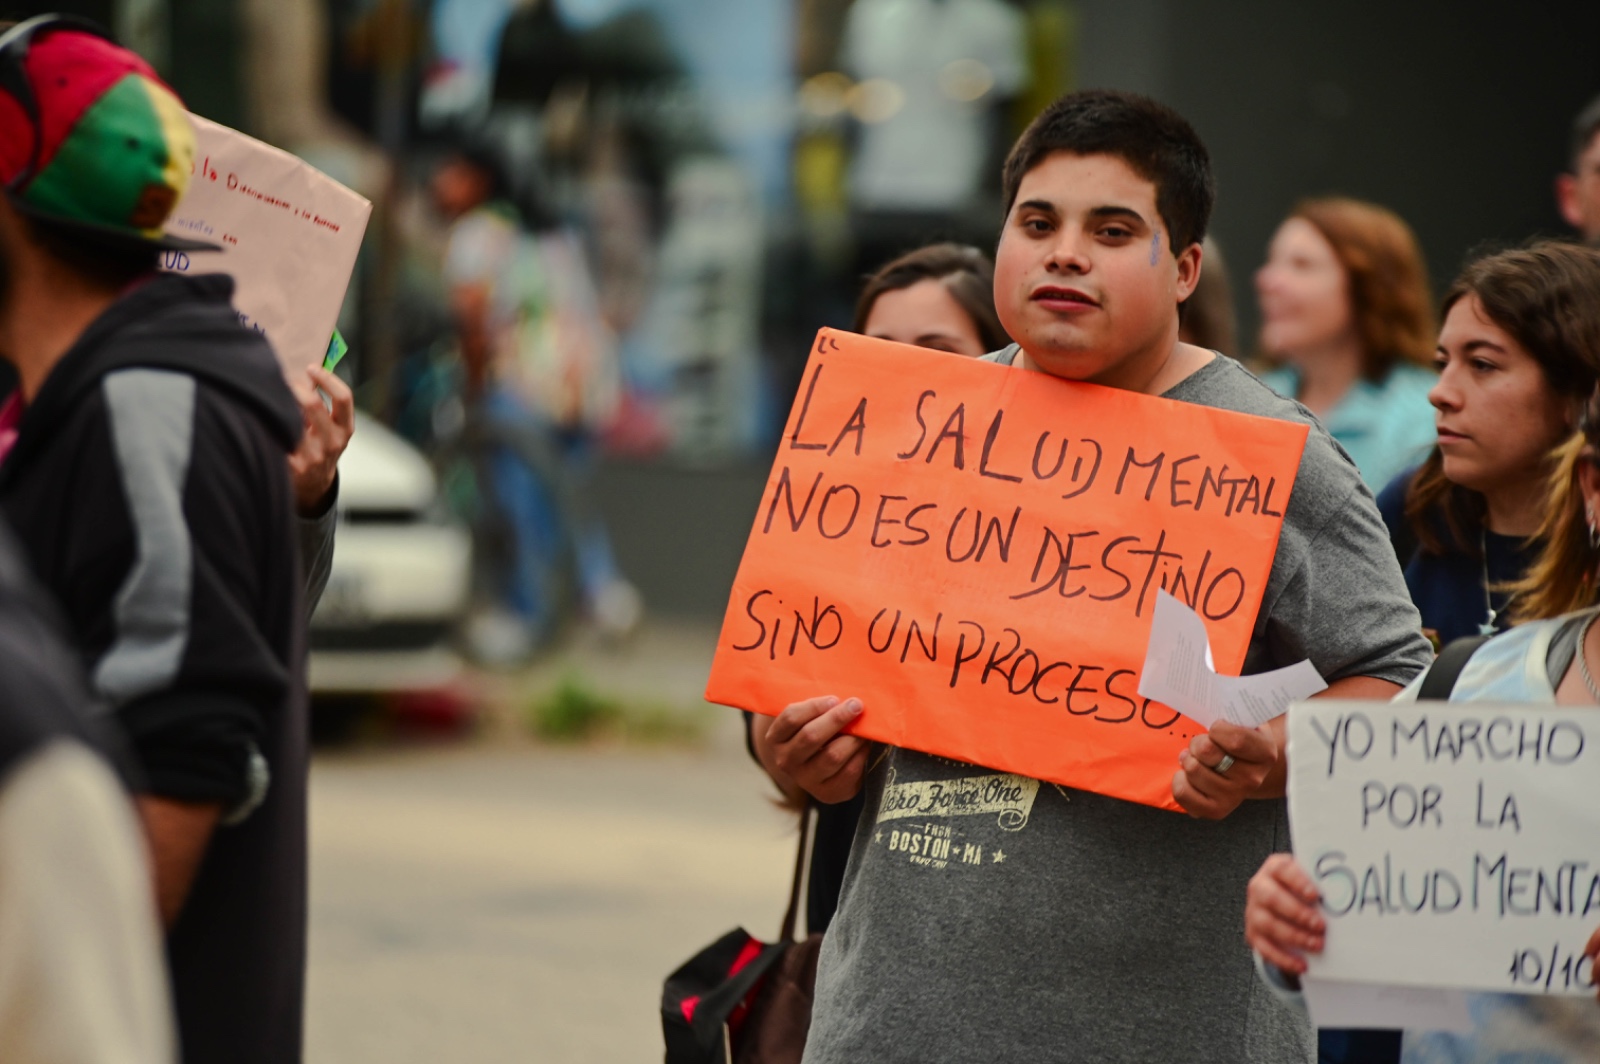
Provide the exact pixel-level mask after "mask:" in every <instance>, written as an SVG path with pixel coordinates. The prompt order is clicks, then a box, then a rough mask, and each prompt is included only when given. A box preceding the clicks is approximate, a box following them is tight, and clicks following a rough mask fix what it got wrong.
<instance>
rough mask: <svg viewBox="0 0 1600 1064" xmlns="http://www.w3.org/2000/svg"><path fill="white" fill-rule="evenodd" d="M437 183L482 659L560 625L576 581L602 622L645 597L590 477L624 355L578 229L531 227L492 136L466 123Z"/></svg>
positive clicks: (611, 622)
mask: <svg viewBox="0 0 1600 1064" xmlns="http://www.w3.org/2000/svg"><path fill="white" fill-rule="evenodd" d="M431 191H432V195H433V202H434V205H435V207H436V208H437V209H438V211H439V213H440V214H441V215H443V216H444V217H445V218H446V219H447V220H448V221H449V223H450V235H449V243H448V246H447V248H446V251H445V264H444V275H445V283H446V285H447V286H448V289H449V298H450V306H451V309H452V311H453V314H454V319H455V325H456V341H457V351H458V353H459V355H460V363H461V371H462V389H463V397H464V400H465V410H466V415H467V423H466V425H465V426H464V430H465V433H466V436H465V442H466V449H467V453H468V455H469V461H470V463H471V468H472V469H473V471H474V473H475V477H476V483H477V490H476V507H477V512H476V514H475V515H474V518H475V528H476V533H477V535H476V541H477V551H476V555H475V556H476V557H477V558H478V560H479V563H480V565H481V572H480V575H479V579H478V583H479V589H478V590H479V593H480V596H481V597H482V598H483V599H485V600H486V606H485V608H484V609H483V610H482V611H481V612H480V613H478V614H477V616H475V617H474V618H473V620H472V621H471V623H470V625H469V630H468V638H469V640H470V642H471V645H472V648H473V650H474V651H475V653H476V654H477V655H478V657H479V658H481V659H482V660H485V661H490V662H499V663H511V662H516V661H520V660H522V659H525V658H526V657H527V656H528V655H529V654H531V653H533V652H534V651H535V650H537V649H539V648H540V647H541V646H543V645H544V644H545V643H546V642H547V641H548V640H549V639H550V638H551V637H552V636H553V635H554V634H555V631H556V627H557V624H558V622H559V620H560V618H561V615H562V607H563V601H564V598H565V597H566V593H567V591H566V589H567V587H568V585H569V584H570V585H575V590H576V592H577V598H578V600H579V603H580V605H581V608H582V610H583V613H584V615H585V616H586V617H587V618H588V619H589V620H590V621H592V622H593V623H594V624H595V625H596V627H598V628H599V629H600V630H601V631H602V632H604V633H606V634H608V635H613V636H620V635H624V634H626V633H627V632H629V631H631V630H632V629H633V628H634V626H636V625H637V624H638V621H639V618H640V613H641V608H642V607H641V603H640V601H639V596H638V593H637V592H636V591H635V590H634V589H633V586H632V585H631V584H629V583H628V582H627V581H626V580H625V579H623V577H622V574H621V572H620V571H619V570H618V568H617V564H616V560H615V558H614V557H613V555H612V552H611V543H610V538H609V536H608V534H607V532H606V528H605V524H604V521H603V520H602V518H601V517H600V514H599V511H598V510H597V509H596V508H595V507H594V505H593V503H592V501H591V499H590V495H589V490H588V481H589V478H590V477H591V476H592V473H593V466H594V463H595V460H596V458H597V449H598V437H599V433H600V431H601V430H602V429H603V428H604V427H605V425H606V424H607V422H608V421H609V419H610V418H611V416H612V414H613V413H614V412H615V410H616V408H617V403H618V400H619V397H620V388H621V381H620V369H619V367H618V364H617V357H616V350H615V342H614V338H613V337H612V335H611V333H610V330H609V329H607V328H606V326H605V323H604V321H603V320H602V318H601V315H600V311H599V306H598V304H597V302H596V297H595V292H594V287H593V284H592V281H591V276H590V272H589V265H588V262H587V259H586V257H585V255H584V252H583V248H582V245H581V244H580V242H579V241H578V239H577V237H576V236H575V235H574V234H572V233H570V232H568V231H566V230H564V229H561V228H558V227H554V226H546V227H544V228H542V229H541V230H539V231H537V232H534V231H530V229H529V228H528V226H527V225H526V220H525V218H524V215H523V212H522V211H521V210H519V208H518V207H517V205H516V204H514V203H513V201H512V199H511V195H510V182H509V178H508V175H507V173H506V170H505V165H504V162H503V160H502V158H501V156H500V155H499V153H498V152H497V150H496V149H495V147H494V146H493V145H492V144H490V143H489V142H487V141H486V140H481V139H473V138H470V137H467V138H463V139H462V140H461V142H460V143H459V144H458V145H457V147H456V149H455V150H454V151H453V152H452V153H451V155H450V156H449V158H447V159H446V160H445V162H444V163H443V164H442V165H441V166H440V167H439V168H438V169H437V170H436V171H435V172H434V175H433V179H432V183H431Z"/></svg>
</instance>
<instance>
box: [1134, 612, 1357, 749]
mask: <svg viewBox="0 0 1600 1064" xmlns="http://www.w3.org/2000/svg"><path fill="white" fill-rule="evenodd" d="M1327 689H1328V685H1327V684H1326V683H1325V682H1324V681H1323V679H1322V677H1321V676H1320V675H1318V674H1317V670H1316V667H1315V666H1314V665H1312V664H1311V662H1309V661H1302V662H1298V663H1296V664H1294V665H1286V666H1284V667H1283V668H1281V669H1274V670H1273V671H1271V672H1263V673H1259V674H1257V675H1255V676H1223V675H1221V674H1219V673H1218V672H1217V669H1216V665H1215V664H1214V663H1213V661H1212V658H1211V640H1210V638H1209V637H1208V636H1207V635H1206V622H1205V621H1203V620H1201V619H1200V615H1199V614H1198V613H1196V612H1195V611H1194V610H1192V609H1190V608H1189V607H1187V606H1185V605H1184V604H1183V603H1181V602H1179V601H1178V600H1177V599H1175V598H1173V597H1172V596H1171V595H1169V594H1167V593H1166V592H1165V591H1160V592H1157V593H1156V616H1155V621H1154V623H1152V624H1151V625H1150V644H1149V647H1148V648H1147V649H1146V651H1145V658H1144V668H1143V670H1142V671H1141V672H1140V674H1139V693H1140V694H1141V695H1143V696H1145V697H1146V698H1153V699H1155V700H1157V701H1158V702H1161V703H1162V704H1164V705H1168V706H1171V707H1172V708H1173V709H1175V710H1177V711H1178V712H1179V713H1182V714H1183V715H1184V716H1186V717H1188V718H1189V719H1190V720H1192V721H1194V722H1195V723H1197V724H1201V725H1204V726H1205V727H1207V728H1209V727H1211V726H1212V725H1213V724H1215V723H1216V722H1217V721H1219V720H1227V721H1232V722H1233V723H1234V724H1239V725H1242V726H1244V727H1246V728H1259V727H1261V725H1263V724H1265V723H1267V721H1269V720H1272V719H1274V718H1276V717H1280V716H1282V715H1283V714H1284V712H1285V711H1286V710H1288V708H1289V704H1290V703H1291V702H1296V701H1298V700H1300V699H1302V698H1309V697H1311V696H1312V695H1314V694H1316V693H1317V692H1318V691H1325V690H1327Z"/></svg>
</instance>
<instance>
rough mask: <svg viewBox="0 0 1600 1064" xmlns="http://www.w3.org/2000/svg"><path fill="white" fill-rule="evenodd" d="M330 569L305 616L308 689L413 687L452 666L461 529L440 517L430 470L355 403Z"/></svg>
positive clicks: (462, 603) (440, 681)
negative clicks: (323, 587) (312, 609)
mask: <svg viewBox="0 0 1600 1064" xmlns="http://www.w3.org/2000/svg"><path fill="white" fill-rule="evenodd" d="M338 519H339V527H338V532H337V534H336V538H335V541H334V554H333V571H332V574H331V575H330V576H329V578H328V587H327V590H326V591H325V592H324V593H323V596H322V601H321V602H320V603H318V605H317V610H316V612H315V613H314V614H312V617H311V690H312V691H313V692H316V693H321V694H336V693H368V692H390V691H419V690H426V689H430V688H437V687H442V686H444V685H446V684H448V683H449V682H450V681H451V680H452V679H454V678H455V677H456V676H457V675H458V674H459V673H460V672H461V670H462V668H463V663H462V660H461V658H460V656H459V655H458V654H457V653H456V651H455V649H454V647H453V645H452V643H453V640H454V637H455V634H456V626H457V625H458V624H459V622H460V621H461V618H462V615H463V614H464V613H465V611H466V608H467V601H468V589H469V586H470V580H471V567H472V546H471V538H470V536H469V534H468V532H467V530H466V528H465V527H463V526H462V525H461V524H460V523H459V522H457V521H454V520H452V519H449V518H448V517H446V516H444V510H443V507H441V506H440V504H439V498H438V485H437V483H436V481H435V479H434V475H433V470H432V469H431V468H430V467H429V466H428V463H427V461H426V459H424V458H423V457H422V455H421V453H419V452H418V451H417V449H416V448H414V447H412V446H411V445H410V444H409V443H407V442H406V441H405V440H403V439H401V438H400V437H399V436H396V435H395V434H394V433H393V432H390V431H389V430H388V429H387V428H385V427H384V426H383V425H381V424H379V423H378V422H376V421H374V420H373V419H372V418H370V417H367V416H366V415H365V414H362V413H360V412H357V414H356V431H355V436H354V437H352V438H351V440H350V446H349V448H348V449H347V450H346V451H345V453H344V456H343V457H342V458H341V459H340V462H339V518H338Z"/></svg>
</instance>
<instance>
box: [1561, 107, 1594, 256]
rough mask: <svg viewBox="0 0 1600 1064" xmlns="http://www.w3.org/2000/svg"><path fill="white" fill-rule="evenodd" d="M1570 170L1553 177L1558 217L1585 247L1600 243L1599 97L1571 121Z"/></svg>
mask: <svg viewBox="0 0 1600 1064" xmlns="http://www.w3.org/2000/svg"><path fill="white" fill-rule="evenodd" d="M1567 158H1568V165H1569V167H1570V169H1569V170H1568V171H1567V172H1566V173H1563V174H1559V175H1557V177H1556V205H1557V206H1558V207H1560V208H1561V217H1563V218H1565V219H1566V220H1567V224H1568V225H1570V226H1572V228H1574V229H1576V230H1577V231H1578V233H1579V234H1580V235H1581V236H1582V237H1583V239H1584V242H1585V243H1588V244H1600V96H1596V97H1595V98H1594V99H1592V100H1590V101H1589V102H1588V103H1587V104H1586V105H1585V106H1584V108H1583V110H1581V111H1579V112H1578V116H1577V117H1576V118H1574V119H1573V120H1572V140H1571V147H1570V149H1569V154H1568V156H1567Z"/></svg>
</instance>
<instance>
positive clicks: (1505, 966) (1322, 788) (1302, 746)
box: [1247, 701, 1600, 995]
mask: <svg viewBox="0 0 1600 1064" xmlns="http://www.w3.org/2000/svg"><path fill="white" fill-rule="evenodd" d="M1597 745H1600V714H1597V713H1595V712H1594V711H1593V710H1567V709H1556V708H1552V707H1544V706H1540V707H1530V706H1526V705H1520V706H1500V705H1495V704H1490V703H1472V704H1470V705H1462V706H1448V707H1446V706H1444V705H1441V704H1437V703H1425V702H1424V703H1413V704H1395V705H1381V704H1374V703H1357V702H1327V701H1324V702H1313V703H1305V704H1300V705H1296V706H1294V707H1293V708H1292V709H1291V710H1290V713H1289V766H1290V773H1289V812H1290V822H1291V825H1292V828H1293V835H1294V845H1295V856H1296V858H1297V860H1298V863H1299V865H1300V868H1301V869H1303V870H1304V875H1305V876H1306V877H1308V879H1309V882H1310V883H1311V884H1312V885H1313V886H1314V887H1315V889H1316V891H1317V895H1318V897H1319V899H1320V907H1321V916H1322V917H1323V919H1325V920H1326V923H1327V931H1326V944H1325V948H1324V949H1323V951H1322V953H1321V954H1320V956H1318V955H1313V956H1311V957H1310V958H1309V961H1308V963H1307V965H1306V966H1305V969H1304V970H1305V971H1306V972H1307V973H1308V974H1309V975H1311V976H1315V977H1318V978H1322V979H1327V980H1335V981H1340V982H1346V983H1368V984H1385V985H1391V986H1414V987H1441V988H1456V989H1461V990H1480V991H1502V992H1503V991H1511V992H1516V993H1527V994H1566V995H1576V994H1589V993H1592V992H1593V963H1594V961H1593V955H1594V952H1595V947H1596V946H1597V945H1600V943H1597V942H1596V939H1595V938H1593V937H1591V936H1592V935H1593V933H1594V932H1595V929H1596V927H1597V926H1600V841H1597V840H1600V832H1597V830H1596V829H1597V827H1600V773H1596V772H1595V770H1594V769H1595V766H1594V759H1595V757H1596V756H1597V755H1596V753H1595V750H1596V748H1597ZM1270 871H1271V872H1272V873H1273V874H1272V875H1270V876H1269V877H1268V878H1270V879H1273V880H1276V881H1277V885H1279V886H1282V885H1284V884H1287V885H1288V888H1287V889H1286V890H1285V891H1284V892H1283V893H1282V894H1280V893H1276V892H1274V891H1273V890H1271V889H1270V888H1271V886H1272V885H1273V884H1269V883H1267V882H1265V881H1263V880H1262V877H1261V876H1258V877H1257V881H1256V882H1253V883H1252V894H1251V911H1250V913H1249V914H1248V915H1247V926H1248V927H1253V930H1252V931H1251V932H1250V934H1251V941H1252V944H1253V945H1256V946H1257V948H1262V947H1263V946H1266V947H1268V948H1269V949H1272V950H1273V951H1274V952H1275V953H1279V954H1280V956H1279V958H1278V959H1280V960H1282V959H1287V960H1290V961H1291V963H1290V964H1288V965H1284V964H1280V965H1279V966H1280V967H1283V968H1284V969H1285V970H1286V971H1295V970H1296V966H1295V965H1294V964H1293V963H1292V961H1293V959H1292V958H1283V957H1281V953H1282V951H1283V950H1284V948H1285V947H1287V948H1288V949H1290V950H1300V951H1310V952H1313V954H1314V951H1313V950H1312V947H1311V946H1310V945H1307V944H1306V943H1305V942H1304V941H1303V940H1302V941H1298V942H1297V941H1296V937H1295V936H1296V934H1297V933H1299V934H1302V935H1303V934H1305V933H1308V930H1309V929H1308V928H1307V925H1306V923H1305V911H1304V907H1303V905H1304V895H1303V891H1298V892H1297V891H1296V890H1295V889H1294V888H1295V885H1296V884H1298V882H1299V880H1298V878H1297V877H1296V876H1295V875H1293V874H1291V873H1286V872H1285V871H1284V870H1283V869H1282V868H1281V867H1278V868H1274V869H1270ZM1268 872H1269V869H1266V868H1264V869H1263V873H1264V874H1266V873H1268ZM1302 886H1303V884H1302ZM1297 893H1298V894H1299V895H1300V897H1299V898H1298V899H1297V900H1296V901H1289V900H1286V898H1285V895H1289V896H1291V897H1292V896H1293V895H1295V894H1297ZM1297 929H1298V930H1297ZM1262 952H1263V955H1264V956H1268V957H1269V959H1272V954H1269V952H1268V949H1262ZM1275 963H1276V961H1275Z"/></svg>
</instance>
